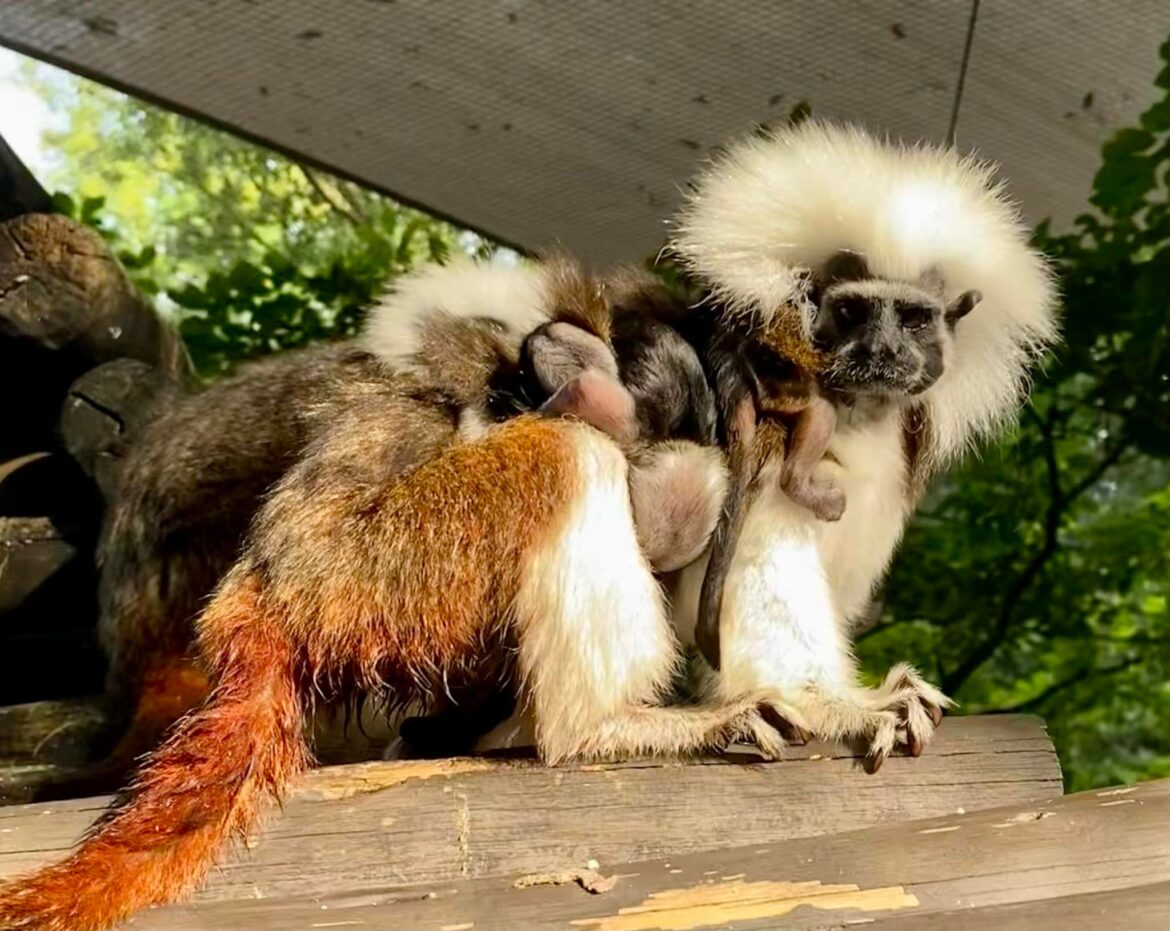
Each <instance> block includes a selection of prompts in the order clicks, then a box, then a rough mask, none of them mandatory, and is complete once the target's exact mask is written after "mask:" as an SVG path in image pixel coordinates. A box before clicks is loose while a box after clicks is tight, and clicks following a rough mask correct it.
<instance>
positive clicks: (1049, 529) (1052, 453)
mask: <svg viewBox="0 0 1170 931" xmlns="http://www.w3.org/2000/svg"><path fill="white" fill-rule="evenodd" d="M1029 409H1031V408H1029ZM1033 414H1034V415H1035V412H1033ZM1035 419H1036V421H1037V423H1038V424H1039V427H1040V433H1041V436H1042V437H1043V438H1044V462H1045V464H1046V466H1047V473H1048V487H1049V495H1050V497H1049V502H1048V508H1047V510H1046V512H1045V515H1044V542H1043V543H1042V544H1041V546H1040V549H1039V550H1037V552H1036V553H1035V554H1034V555H1033V556H1032V558H1031V559H1029V560H1028V562H1027V563H1026V564H1025V565H1024V568H1023V569H1022V570H1021V571H1020V574H1019V575H1018V576H1016V578H1015V581H1013V582H1012V584H1011V585H1010V586H1009V587H1008V590H1007V593H1006V594H1005V595H1004V600H1003V605H1002V606H1001V608H1000V612H999V616H998V617H997V618H996V622H995V625H994V626H993V627H992V630H991V633H990V635H989V636H987V637H985V638H984V639H983V640H982V641H981V642H980V643H979V644H978V645H977V646H976V647H975V649H974V650H972V651H971V652H970V653H969V654H967V656H966V657H964V659H963V660H962V662H960V663H959V665H958V666H957V667H956V668H955V669H954V670H952V671H951V672H950V673H948V674H947V675H946V676H944V677H943V691H945V692H947V693H949V694H954V693H955V692H957V691H958V690H959V689H960V688H961V687H962V685H963V683H964V682H966V681H967V680H968V679H969V678H971V676H972V675H974V674H975V672H976V671H977V670H978V669H979V667H980V666H982V665H983V664H984V663H986V662H987V661H988V660H989V659H991V657H992V656H993V655H995V652H996V650H998V649H999V647H1000V646H1001V645H1002V643H1003V642H1004V640H1005V639H1007V634H1008V631H1009V630H1010V629H1011V625H1012V620H1013V618H1014V615H1015V612H1016V608H1018V607H1019V604H1020V602H1021V601H1022V600H1023V598H1024V596H1025V595H1026V594H1027V593H1028V590H1029V589H1030V588H1031V587H1032V586H1033V585H1034V584H1035V582H1036V580H1037V579H1039V578H1040V576H1041V574H1042V573H1043V571H1044V569H1045V567H1046V566H1047V565H1048V563H1049V561H1050V560H1051V559H1052V557H1053V556H1055V555H1056V551H1057V549H1058V548H1059V545H1060V539H1059V534H1060V525H1061V523H1062V522H1063V520H1064V516H1065V514H1066V513H1067V511H1068V508H1069V507H1070V506H1071V505H1072V503H1073V502H1074V501H1076V500H1077V498H1079V497H1080V496H1081V495H1082V494H1084V493H1085V492H1086V491H1088V490H1089V489H1090V488H1091V487H1092V486H1093V485H1094V484H1096V483H1097V482H1098V481H1099V480H1100V479H1101V476H1103V475H1104V474H1105V472H1106V471H1107V470H1108V469H1109V468H1110V467H1111V466H1112V465H1114V464H1115V463H1116V462H1117V461H1118V460H1119V459H1120V458H1121V456H1122V455H1123V454H1124V452H1125V450H1126V449H1127V448H1128V446H1129V443H1128V440H1127V439H1126V438H1125V437H1124V436H1122V437H1121V438H1120V439H1119V440H1118V442H1117V444H1116V445H1115V446H1114V447H1113V449H1112V450H1110V451H1109V452H1108V453H1106V454H1105V456H1104V457H1103V458H1102V459H1101V460H1100V461H1099V462H1098V463H1097V464H1096V465H1095V466H1094V467H1093V468H1092V469H1090V470H1089V471H1088V472H1087V473H1086V474H1085V475H1084V476H1082V477H1081V479H1080V481H1078V482H1077V483H1076V484H1075V485H1073V486H1072V488H1071V489H1069V490H1068V491H1067V492H1066V491H1063V490H1062V487H1061V480H1060V465H1059V463H1058V461H1057V458H1056V443H1055V439H1054V437H1053V417H1052V416H1051V415H1050V416H1049V417H1048V418H1046V419H1041V418H1040V417H1039V415H1035Z"/></svg>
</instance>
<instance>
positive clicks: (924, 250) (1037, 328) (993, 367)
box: [673, 121, 1057, 464]
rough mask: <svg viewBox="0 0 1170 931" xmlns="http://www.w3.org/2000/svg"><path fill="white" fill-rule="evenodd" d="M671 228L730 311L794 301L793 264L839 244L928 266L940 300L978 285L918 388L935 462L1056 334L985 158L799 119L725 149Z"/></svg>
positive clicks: (883, 270)
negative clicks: (937, 372) (934, 376)
mask: <svg viewBox="0 0 1170 931" xmlns="http://www.w3.org/2000/svg"><path fill="white" fill-rule="evenodd" d="M675 226H676V229H675V233H674V236H673V247H674V249H675V251H676V252H677V253H678V254H679V255H680V256H681V258H682V259H683V261H684V262H685V263H686V264H687V265H688V266H689V267H690V268H691V269H692V270H693V271H694V272H696V273H697V274H698V275H699V276H700V277H701V278H702V279H703V280H704V281H706V282H707V283H708V284H709V285H710V286H711V287H712V288H713V289H714V292H715V294H716V295H717V297H718V298H719V299H720V300H721V301H723V302H725V303H726V304H727V305H728V306H730V307H731V308H732V309H739V310H743V311H751V312H754V313H764V314H767V313H770V312H771V311H773V310H774V309H775V308H778V307H780V306H782V305H783V304H785V303H786V302H787V301H790V300H793V299H798V298H799V297H800V296H801V295H802V294H803V289H804V286H805V275H806V274H807V272H808V271H809V270H812V269H817V268H819V267H821V266H823V264H824V263H825V262H826V261H827V260H828V259H829V257H830V256H832V255H833V254H834V253H836V252H838V251H840V250H853V251H856V252H859V253H861V254H862V255H863V256H864V257H865V259H866V260H867V262H868V264H869V270H870V272H871V273H872V274H873V275H875V276H877V277H879V278H893V279H901V280H904V281H915V280H917V279H918V278H919V276H921V275H922V274H923V273H924V272H927V271H928V270H929V269H931V268H932V267H933V268H935V269H937V271H938V272H940V273H941V277H942V279H943V281H945V284H946V289H947V293H946V298H947V300H948V301H949V300H951V299H953V298H954V297H956V296H957V295H958V294H960V293H962V292H963V291H967V290H969V289H977V290H979V291H981V292H982V294H983V300H982V301H981V302H980V304H979V306H978V307H977V308H976V309H975V310H974V311H973V312H972V313H971V314H970V315H969V316H968V317H967V318H965V319H963V320H961V321H960V322H959V324H958V326H957V328H956V330H955V340H954V351H953V354H951V357H950V358H948V360H947V361H948V363H949V365H948V366H947V370H946V372H945V373H944V374H943V376H942V378H940V379H939V381H938V382H937V383H936V384H935V385H934V386H933V387H932V388H931V389H930V391H929V392H927V394H926V395H925V396H924V400H926V401H927V403H928V405H929V416H930V420H931V424H932V436H931V446H930V449H929V450H928V453H929V454H930V455H931V458H932V460H933V461H934V462H935V463H936V464H941V463H944V462H946V461H948V460H949V459H951V458H952V457H954V456H956V455H957V454H960V453H962V452H963V451H964V450H965V449H966V448H968V447H969V446H970V445H971V444H972V443H974V442H975V441H977V440H979V439H980V438H982V437H984V436H987V435H990V434H993V433H995V432H996V431H997V430H998V429H1000V428H1001V427H1002V426H1003V424H1004V423H1005V422H1006V421H1007V420H1009V419H1010V418H1011V417H1012V415H1013V413H1014V412H1015V410H1016V409H1017V407H1018V406H1019V404H1020V402H1021V400H1022V397H1023V395H1024V391H1025V389H1026V386H1027V379H1028V369H1029V368H1030V366H1031V365H1033V364H1034V363H1035V361H1036V359H1037V356H1038V354H1039V353H1040V352H1041V351H1042V350H1043V349H1044V348H1045V347H1046V346H1048V345H1049V344H1050V343H1052V342H1053V341H1054V339H1055V338H1056V335H1057V322H1056V315H1055V310H1056V294H1055V289H1054V287H1053V284H1052V280H1051V276H1050V274H1049V271H1048V269H1047V267H1046V265H1045V263H1044V261H1043V259H1042V258H1041V256H1040V255H1039V254H1037V253H1036V252H1035V251H1034V250H1032V249H1031V248H1029V246H1028V244H1027V239H1028V232H1027V230H1026V229H1025V227H1024V226H1023V225H1022V223H1021V222H1020V219H1019V216H1018V213H1017V211H1016V208H1015V206H1014V205H1013V204H1012V203H1011V202H1010V201H1009V200H1008V199H1007V197H1006V196H1005V194H1004V192H1003V190H1002V188H1001V187H1000V186H999V185H998V184H997V183H996V181H995V180H994V169H993V168H992V166H990V165H988V164H986V163H982V162H979V161H976V160H975V159H973V158H969V157H968V158H963V157H960V156H959V155H957V154H956V153H955V152H953V151H951V150H948V149H943V148H936V147H932V146H928V145H920V146H916V147H905V146H900V145H895V144H891V143H888V142H885V141H882V140H879V139H876V138H874V137H872V136H870V135H868V134H867V133H865V132H864V131H862V130H860V129H857V128H851V127H834V126H830V125H826V124H822V123H818V122H815V121H809V122H806V123H804V124H802V125H801V126H799V127H795V128H791V129H785V130H781V131H778V132H776V133H775V134H774V135H772V136H770V137H768V138H763V139H761V138H751V139H749V140H747V141H745V142H743V143H741V144H739V145H738V146H735V147H734V148H732V149H731V150H730V151H729V152H728V153H727V155H726V156H724V157H723V158H721V159H720V160H719V161H717V162H716V163H715V164H714V165H713V166H712V167H711V168H710V169H709V170H708V171H707V172H706V173H705V174H704V175H702V176H701V177H700V178H699V179H698V184H697V187H696V190H695V192H694V193H693V195H692V196H691V198H690V200H689V202H688V203H687V205H686V206H685V207H684V208H683V210H682V212H681V213H680V215H679V217H678V219H677V222H676V224H675Z"/></svg>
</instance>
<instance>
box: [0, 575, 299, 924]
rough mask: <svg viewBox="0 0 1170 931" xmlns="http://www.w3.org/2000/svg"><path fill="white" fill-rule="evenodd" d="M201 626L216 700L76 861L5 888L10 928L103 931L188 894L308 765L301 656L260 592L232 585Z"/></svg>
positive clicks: (188, 723)
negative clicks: (140, 911) (267, 801)
mask: <svg viewBox="0 0 1170 931" xmlns="http://www.w3.org/2000/svg"><path fill="white" fill-rule="evenodd" d="M229 578H231V577H230V576H229ZM241 583H242V584H241ZM201 624H202V631H203V640H204V644H205V646H206V647H207V649H208V652H209V654H210V655H209V657H208V659H209V660H210V662H211V666H212V668H213V669H214V671H215V673H216V679H217V683H218V684H217V687H216V690H215V692H214V693H213V694H212V697H211V699H210V700H209V702H208V703H207V704H206V705H205V706H204V707H203V708H201V709H199V710H198V711H194V712H192V713H191V714H189V715H188V716H187V717H185V718H184V719H183V720H182V721H180V722H179V724H178V725H177V726H176V728H175V730H174V732H173V733H172V735H171V736H170V738H169V739H168V740H167V742H166V743H165V744H163V746H162V747H160V748H159V749H158V750H157V751H156V752H155V753H154V754H152V755H151V757H150V758H149V759H148V761H147V763H146V764H145V765H144V767H143V768H142V770H141V771H140V772H139V775H138V777H137V779H136V781H135V783H134V785H133V786H132V787H131V789H130V790H129V792H128V793H127V795H126V797H125V799H124V800H123V801H121V802H120V803H119V804H118V805H117V806H115V808H114V809H112V810H111V811H110V812H109V813H108V814H107V815H106V816H105V817H104V818H103V819H101V820H100V821H99V822H98V824H96V825H95V826H94V827H93V828H92V829H91V831H90V833H89V835H88V836H87V837H86V838H85V839H84V840H83V841H82V843H81V845H80V846H79V847H77V849H76V850H74V852H73V853H72V854H71V855H70V856H69V857H68V859H66V860H64V861H63V862H61V863H59V864H56V865H54V866H50V867H48V868H47V869H44V870H42V871H40V872H39V873H35V874H33V875H31V876H29V877H27V878H25V879H22V880H17V881H15V882H13V883H11V884H8V885H4V886H0V927H2V928H6V929H29V931H31V929H35V931H98V929H103V928H108V927H110V926H111V925H114V924H116V923H117V922H119V921H121V920H122V919H124V918H126V917H127V916H128V915H129V914H130V913H131V912H133V911H135V910H136V909H139V908H142V907H144V906H147V905H155V904H162V903H165V902H170V901H173V900H174V899H176V898H179V897H180V896H182V895H184V894H185V893H187V892H190V891H191V890H192V889H193V888H194V887H195V886H196V885H197V884H198V883H199V882H200V880H202V879H203V877H204V876H205V875H206V873H207V871H208V869H209V868H210V867H211V865H212V863H213V862H214V860H215V857H216V854H217V853H218V852H219V850H220V848H221V847H222V846H223V844H224V843H225V841H226V840H227V839H228V838H229V837H230V836H232V835H233V834H238V833H242V832H245V831H247V830H249V829H251V828H252V827H254V826H255V824H256V821H257V818H258V815H259V812H260V809H261V806H262V803H263V802H264V799H265V796H266V795H268V794H272V795H277V796H279V794H280V793H281V792H283V790H284V789H285V788H286V786H287V784H288V782H289V780H290V779H291V778H292V777H293V776H295V775H296V774H297V773H298V772H299V771H301V770H302V769H303V768H304V767H305V766H306V764H307V762H308V749H307V747H306V744H305V739H304V736H303V730H302V707H301V701H300V696H299V692H298V677H297V669H296V657H295V655H294V649H293V647H292V645H291V644H290V643H289V641H288V638H287V637H286V636H285V635H284V633H283V632H282V631H281V630H279V628H278V627H277V626H276V625H275V624H272V623H271V622H270V621H268V619H267V618H266V617H265V616H264V614H263V611H262V609H261V607H260V604H259V601H258V594H257V591H256V586H255V585H253V584H251V583H250V581H249V580H247V579H243V580H240V581H237V582H236V583H235V584H233V583H232V582H229V583H227V584H225V586H224V588H223V589H221V591H220V593H219V594H218V595H217V596H216V598H215V599H214V600H213V601H212V603H211V604H210V605H209V606H208V609H207V611H206V613H205V614H204V617H203V619H202V622H201Z"/></svg>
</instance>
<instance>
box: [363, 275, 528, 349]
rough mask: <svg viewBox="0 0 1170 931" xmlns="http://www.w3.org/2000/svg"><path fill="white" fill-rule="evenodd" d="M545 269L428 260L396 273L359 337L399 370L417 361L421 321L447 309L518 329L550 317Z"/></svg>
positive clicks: (455, 314) (525, 330)
mask: <svg viewBox="0 0 1170 931" xmlns="http://www.w3.org/2000/svg"><path fill="white" fill-rule="evenodd" d="M546 286H547V275H546V273H545V270H544V268H543V267H542V266H540V265H534V264H531V263H524V264H519V265H506V264H500V263H489V262H479V261H474V260H472V259H468V258H459V259H456V260H453V261H452V262H450V263H449V264H447V265H426V266H423V267H422V268H420V269H418V270H417V271H413V272H411V273H410V274H407V275H404V276H402V277H401V278H399V279H397V280H396V281H395V282H394V283H393V285H392V287H391V290H390V291H389V292H387V294H385V295H384V296H383V297H382V298H381V299H380V300H378V302H377V303H375V304H374V305H373V306H372V307H371V308H370V309H369V310H368V311H367V313H366V322H365V326H364V327H363V330H362V335H361V342H362V344H363V345H364V346H365V347H366V348H367V349H368V350H369V351H370V352H372V353H373V354H374V355H376V356H378V357H379V358H380V359H382V360H383V361H385V362H386V363H387V364H388V365H390V366H391V368H393V369H395V370H396V371H409V370H411V369H412V368H413V367H414V366H415V365H416V354H417V352H418V350H419V340H420V337H421V334H422V327H423V325H424V324H425V322H426V321H427V320H428V319H434V318H435V317H436V316H441V315H446V316H450V317H457V318H461V319H468V318H471V317H491V318H492V319H495V320H498V321H500V323H502V324H504V325H505V326H507V327H508V328H509V329H511V330H513V331H514V332H516V333H518V334H525V333H528V332H531V331H532V330H535V329H536V328H537V327H538V326H540V325H541V324H542V323H544V322H545V321H546V320H547V319H548V314H549V302H548V301H547V300H546V290H545V289H546Z"/></svg>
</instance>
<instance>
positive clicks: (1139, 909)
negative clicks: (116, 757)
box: [134, 780, 1170, 931]
mask: <svg viewBox="0 0 1170 931" xmlns="http://www.w3.org/2000/svg"><path fill="white" fill-rule="evenodd" d="M1167 823H1170V780H1162V781H1160V782H1153V783H1147V784H1145V785H1142V786H1134V787H1126V788H1122V789H1113V790H1104V791H1097V792H1086V793H1082V794H1079V795H1076V796H1068V797H1063V798H1062V797H1059V796H1054V797H1053V798H1051V799H1048V800H1045V801H1042V802H1038V803H1033V804H1027V805H1011V806H1006V807H1001V808H997V809H993V810H990V811H984V812H978V813H967V814H964V815H957V814H953V815H948V816H946V817H943V818H936V819H929V820H923V821H914V822H909V823H903V824H894V825H884V826H881V827H876V828H871V829H868V830H862V831H854V832H850V833H844V834H836V835H831V836H823V837H812V838H805V839H801V840H790V841H787V842H784V843H780V842H779V841H780V840H781V838H778V837H777V838H774V839H773V841H772V842H771V843H754V844H751V845H748V846H739V847H736V848H734V849H729V850H722V851H709V852H704V853H698V854H691V855H685V856H678V857H674V856H672V857H669V858H662V857H654V858H650V859H645V860H643V861H641V862H637V863H626V864H622V863H606V862H602V863H601V872H602V873H603V874H606V875H615V874H616V875H617V876H618V877H619V879H618V881H617V883H616V884H615V885H614V887H613V888H612V890H611V891H609V892H606V893H604V894H601V895H590V894H588V893H587V892H585V891H584V890H582V889H581V888H579V887H578V886H576V885H573V884H562V885H534V886H529V887H526V888H517V886H516V877H515V876H503V877H493V878H487V879H481V880H475V881H466V882H454V883H430V884H423V885H416V886H411V887H397V888H385V889H381V890H376V891H373V890H371V891H366V892H363V893H355V892H353V891H351V890H349V889H347V888H345V886H346V884H345V883H344V882H340V881H339V883H338V886H337V888H335V889H334V890H332V892H331V893H330V894H327V895H315V896H302V897H298V898H296V899H284V900H279V901H250V902H245V901H239V902H220V903H207V904H203V905H185V906H172V907H169V908H166V909H162V910H159V911H157V912H153V913H149V914H146V915H143V916H141V917H140V918H138V919H137V921H136V923H135V925H134V927H135V928H136V929H137V931H163V929H168V931H196V929H199V931H206V929H212V928H214V929H217V931H237V929H238V931H244V929H249V931H250V929H265V928H356V929H362V928H371V929H372V928H411V929H415V928H427V929H443V928H446V929H455V928H461V929H472V928H474V929H475V931H493V929H501V931H504V929H507V931H520V929H524V931H537V929H551V928H558V929H580V931H591V929H592V931H640V929H683V928H706V927H719V928H727V927H734V928H737V929H739V928H773V929H798V928H799V929H811V928H818V929H830V928H831V929H838V931H844V929H846V928H854V927H857V926H859V925H871V924H872V925H874V926H876V927H878V928H891V929H893V928H898V929H922V928H946V929H948V931H992V929H999V928H1021V929H1024V928H1026V929H1029V931H1035V929H1047V928H1053V929H1055V928H1060V929H1073V931H1077V929H1086V931H1087V929H1096V928H1127V929H1128V928H1166V927H1170V837H1168V836H1167V832H1166V829H1165V826H1166V824H1167Z"/></svg>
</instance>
